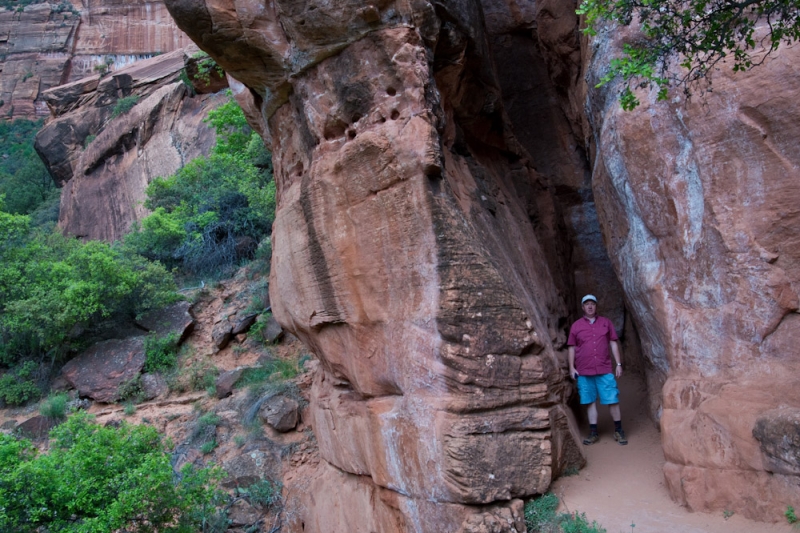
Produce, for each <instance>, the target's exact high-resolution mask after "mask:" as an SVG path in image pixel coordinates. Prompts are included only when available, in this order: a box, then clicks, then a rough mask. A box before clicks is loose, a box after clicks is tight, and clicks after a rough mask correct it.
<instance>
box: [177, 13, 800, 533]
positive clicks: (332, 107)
mask: <svg viewBox="0 0 800 533" xmlns="http://www.w3.org/2000/svg"><path fill="white" fill-rule="evenodd" d="M167 6H168V8H169V10H170V12H171V13H172V14H173V16H174V17H175V18H176V20H177V22H178V24H179V26H180V27H181V28H182V29H183V30H184V31H186V32H187V33H188V34H189V35H190V36H191V37H192V39H193V40H194V41H195V42H197V43H198V44H199V45H200V46H201V47H202V48H203V49H204V50H206V51H207V52H209V53H210V54H211V55H212V56H213V57H215V58H216V59H217V60H218V61H219V62H220V64H221V65H222V66H223V67H224V68H225V69H226V70H227V71H228V72H229V73H231V74H232V75H233V76H234V77H235V78H237V79H238V80H240V81H241V82H243V83H244V84H245V85H246V86H247V87H248V88H249V91H244V92H242V93H241V94H240V99H241V101H242V102H245V103H246V102H249V104H250V106H251V113H250V117H251V119H252V120H253V121H254V126H256V127H259V128H260V129H261V131H263V132H264V134H265V137H266V138H268V139H270V140H271V143H272V147H273V151H274V158H275V159H274V160H275V176H276V180H277V185H278V213H277V219H276V221H275V226H274V228H275V229H274V235H273V242H274V251H275V261H274V265H273V271H272V283H271V290H272V299H273V306H274V309H275V312H276V316H277V317H278V319H279V320H280V321H281V322H282V323H283V324H284V325H285V326H286V327H288V328H289V329H290V330H291V331H293V332H295V333H296V334H297V335H298V336H299V337H300V338H301V339H302V340H303V341H304V342H306V343H307V344H308V345H309V346H311V347H312V348H313V350H314V351H315V353H316V354H317V355H318V356H319V358H320V360H321V366H320V369H319V370H318V371H317V375H316V377H315V382H314V385H313V387H312V408H311V416H312V419H313V424H314V428H315V430H316V432H317V438H318V441H319V446H320V453H321V456H322V458H323V459H324V462H323V463H322V464H321V467H320V468H319V469H318V470H317V471H316V473H315V475H314V476H313V477H310V478H309V479H311V481H308V479H307V480H306V483H307V484H308V486H310V487H313V488H314V490H313V491H312V493H313V494H314V496H313V497H310V496H309V497H308V498H307V499H306V500H305V501H304V505H303V506H302V510H301V511H300V512H299V513H298V515H297V521H296V522H295V523H293V527H294V530H297V531H300V530H304V531H323V530H325V531H329V530H333V531H345V530H347V531H443V532H444V531H484V530H486V531H488V530H491V531H513V530H518V522H515V520H517V518H518V513H519V503H518V500H515V498H518V497H522V496H527V495H531V494H534V493H537V492H541V491H542V490H545V489H546V487H547V486H548V485H549V482H550V480H551V479H552V478H553V476H554V475H556V474H557V473H558V472H559V471H560V470H561V469H562V468H564V466H566V465H568V464H576V463H580V462H581V456H580V450H579V448H578V446H577V445H576V441H575V438H576V434H575V432H574V430H572V431H571V430H570V424H569V423H568V420H569V416H568V413H569V411H568V409H566V407H565V402H566V400H567V397H568V396H569V392H570V390H569V385H568V384H567V382H566V381H565V379H564V376H563V374H562V373H561V372H560V370H559V365H558V354H559V352H560V351H561V350H562V349H563V342H564V333H565V328H566V327H567V326H568V323H569V320H570V318H572V317H574V316H575V314H574V311H572V309H574V307H575V304H574V301H575V296H576V293H582V292H584V290H591V291H592V292H601V293H602V294H603V302H604V303H606V302H611V305H610V311H611V314H612V316H614V318H615V321H616V322H617V323H618V325H620V326H621V329H624V330H625V331H626V333H628V334H627V335H626V341H625V344H626V346H627V350H628V353H627V355H626V357H627V360H626V362H628V363H630V362H631V361H632V359H633V358H634V357H636V356H637V354H638V351H639V350H638V347H637V346H638V345H637V343H638V340H637V338H638V337H639V336H641V338H642V349H641V359H640V361H641V366H642V367H643V368H644V371H645V372H646V374H647V376H648V381H649V384H650V395H651V405H652V411H653V413H654V417H655V418H656V419H657V420H659V422H660V424H661V427H662V430H663V433H662V435H663V444H664V449H665V454H666V456H667V459H668V464H667V467H666V471H665V473H666V476H667V480H668V483H669V485H670V487H671V490H672V492H673V494H674V496H675V497H676V498H678V499H680V500H681V501H683V502H685V503H686V504H687V505H689V506H691V507H692V508H693V509H698V510H710V509H717V510H718V509H730V510H734V511H737V512H741V513H743V514H745V515H746V516H750V517H755V518H759V519H762V520H778V519H780V517H781V513H782V510H785V508H786V505H787V504H791V502H793V501H796V500H797V498H798V496H800V494H799V493H798V488H797V487H798V485H797V482H796V481H797V474H798V460H797V456H798V455H797V449H798V448H797V443H796V439H795V440H791V439H790V442H788V443H787V442H786V441H785V440H782V438H781V435H782V432H783V431H784V430H786V429H787V428H789V430H790V434H793V433H791V432H792V431H794V432H796V431H797V424H796V422H795V421H796V420H797V418H796V416H795V415H796V410H797V406H798V405H800V402H798V401H797V400H798V398H797V396H796V392H795V390H794V389H793V388H792V386H791V382H792V375H793V372H792V370H793V369H796V367H797V358H798V356H797V353H796V350H793V349H792V348H791V346H792V345H793V343H792V340H793V339H796V338H797V336H798V334H800V332H798V331H797V328H796V326H797V324H798V321H797V320H796V318H797V314H796V310H797V289H798V287H797V283H798V276H797V275H798V272H797V268H796V265H797V264H798V262H797V261H796V258H795V257H794V255H796V251H797V246H795V241H796V240H797V239H798V237H797V231H796V228H797V224H796V223H795V220H794V219H795V218H796V217H797V210H796V209H795V208H793V207H792V206H793V205H796V203H797V196H798V191H800V188H799V187H798V185H797V183H798V182H797V177H798V152H797V149H796V145H795V144H792V142H791V139H793V138H794V135H793V133H795V132H796V129H797V128H796V124H798V123H800V122H798V120H797V113H798V112H797V110H796V106H795V105H794V104H793V101H795V100H796V98H793V96H794V95H793V93H792V91H793V87H796V86H798V84H797V79H796V78H797V75H798V71H797V67H796V65H798V64H800V62H798V61H797V57H796V56H797V54H798V52H797V51H796V50H785V51H783V52H782V53H781V55H780V56H779V58H778V59H777V60H775V61H773V62H771V63H769V65H767V67H766V68H762V69H761V70H758V71H755V72H753V73H752V74H749V75H747V76H737V77H736V78H735V79H734V78H731V77H730V76H729V75H728V74H727V73H726V72H724V71H723V72H722V73H721V74H720V76H719V78H720V79H719V80H718V85H717V89H716V90H715V93H714V94H713V95H710V96H708V97H707V98H706V99H704V100H703V101H702V102H701V101H695V102H692V103H689V104H686V103H685V102H682V101H672V102H669V103H663V104H653V103H648V104H646V105H645V106H643V107H642V108H641V109H640V110H638V111H637V112H635V113H631V114H624V113H622V112H621V111H620V110H619V109H618V108H617V106H616V103H615V102H614V100H613V93H612V92H609V91H610V89H606V90H595V89H593V88H592V87H593V86H594V83H593V80H596V79H597V78H598V76H599V75H600V74H601V73H602V72H603V69H604V68H606V67H605V66H606V65H607V64H608V60H609V59H610V58H611V57H613V55H614V54H615V53H618V52H617V51H618V49H619V47H618V42H619V39H622V38H625V37H626V35H625V34H624V33H620V32H617V33H613V32H611V33H605V34H602V35H600V36H599V37H598V38H596V39H594V40H592V41H581V39H580V37H579V34H578V33H577V24H578V20H577V17H576V16H575V15H574V14H573V13H574V7H575V6H574V4H571V3H569V2H568V3H564V4H562V3H558V2H547V1H545V2H541V3H537V4H536V5H529V4H525V5H523V3H519V2H515V1H508V2H502V1H499V0H498V1H493V0H484V1H483V2H476V1H466V2H464V1H462V2H450V1H437V2H427V1H425V0H397V1H391V0H383V1H380V2H374V3H371V4H364V3H361V2H337V3H336V4H335V5H334V4H333V3H330V2H325V1H323V0H318V1H307V2H294V1H291V0H283V1H279V2H275V3H271V4H269V5H268V6H267V7H266V9H261V10H254V9H251V6H249V5H246V4H241V3H233V2H226V1H215V2H207V3H204V2H201V1H199V0H194V1H192V0H169V1H168V3H167ZM585 80H588V81H589V83H588V84H587V83H586V81H585ZM595 206H596V208H595ZM597 230H600V231H601V232H602V237H601V236H600V235H599V234H598V231H597ZM601 240H602V246H601V245H600V242H601ZM606 250H607V253H606ZM609 257H610V260H609V259H608V258H609ZM612 271H613V273H614V275H612V274H611V273H612ZM615 279H619V280H621V285H619V284H617V282H616V281H615ZM623 301H624V302H625V305H624V306H623V303H622V302H623ZM625 308H627V309H630V310H631V311H632V315H633V320H632V321H630V320H625V318H626V317H625V312H624V309H625ZM623 321H624V324H623ZM634 326H635V331H634ZM289 489H290V490H291V487H289ZM300 497H302V496H300ZM353 508H358V509H360V510H362V511H361V512H359V513H350V512H347V511H348V510H349V509H353Z"/></svg>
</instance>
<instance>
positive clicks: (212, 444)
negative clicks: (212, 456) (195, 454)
mask: <svg viewBox="0 0 800 533" xmlns="http://www.w3.org/2000/svg"><path fill="white" fill-rule="evenodd" d="M216 447H217V441H215V440H210V441H208V442H204V443H203V444H201V445H200V453H202V454H203V455H207V454H209V453H211V452H213V451H214V449H215V448H216Z"/></svg>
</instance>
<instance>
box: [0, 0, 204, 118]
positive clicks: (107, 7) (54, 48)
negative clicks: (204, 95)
mask: <svg viewBox="0 0 800 533" xmlns="http://www.w3.org/2000/svg"><path fill="white" fill-rule="evenodd" d="M189 44H191V43H190V41H189V39H188V38H187V37H186V35H185V34H184V33H183V32H181V31H180V30H178V29H177V28H176V26H175V23H174V22H173V20H172V18H171V17H170V16H169V14H168V13H167V11H166V9H165V8H164V4H163V3H162V2H149V1H133V2H130V1H125V2H121V1H114V0H111V1H107V2H106V1H104V2H70V1H68V0H65V1H63V2H60V3H55V2H53V3H50V2H41V3H34V4H30V5H27V6H24V8H22V9H19V8H15V9H7V8H0V58H2V59H1V60H0V101H2V104H0V117H3V118H17V117H23V118H29V119H33V118H42V117H47V116H48V114H49V111H48V109H47V106H46V105H45V102H44V99H43V98H42V95H43V93H44V92H45V91H46V90H48V89H50V88H52V87H55V86H57V85H61V84H64V83H67V82H70V81H75V80H78V79H81V78H84V77H86V76H89V75H92V74H94V73H95V72H96V70H95V68H96V67H99V68H103V67H106V66H107V67H108V68H109V69H110V70H111V71H115V70H119V69H121V68H124V67H126V66H129V65H130V64H132V63H134V62H135V61H139V60H142V59H146V58H149V57H152V56H155V55H158V54H162V53H167V52H172V51H175V50H178V49H180V48H183V47H185V46H188V45H189Z"/></svg>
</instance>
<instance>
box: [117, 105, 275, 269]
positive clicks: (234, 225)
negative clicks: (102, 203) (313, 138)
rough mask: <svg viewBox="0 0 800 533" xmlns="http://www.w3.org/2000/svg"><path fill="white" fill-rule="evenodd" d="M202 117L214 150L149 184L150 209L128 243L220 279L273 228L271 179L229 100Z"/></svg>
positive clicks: (255, 139)
mask: <svg viewBox="0 0 800 533" xmlns="http://www.w3.org/2000/svg"><path fill="white" fill-rule="evenodd" d="M208 121H209V122H210V123H211V124H212V126H214V128H215V129H216V131H217V144H216V146H215V147H214V149H213V150H212V153H211V154H210V155H209V156H208V157H201V158H198V159H195V160H194V161H192V162H191V163H189V164H188V165H186V166H185V167H183V168H182V169H181V170H179V171H178V172H177V173H176V174H175V175H173V176H171V177H168V178H160V179H157V180H155V181H153V183H151V184H150V186H149V187H148V188H147V195H148V199H147V201H146V202H145V206H146V207H147V208H148V209H151V210H152V211H153V213H152V214H151V215H150V216H148V217H147V218H145V219H144V220H143V221H142V224H141V226H138V227H134V230H133V232H132V233H130V234H129V235H128V236H127V237H126V244H127V245H128V246H131V247H132V248H133V249H134V250H136V251H137V252H139V253H141V254H142V255H144V256H145V257H148V258H150V259H153V260H158V261H160V262H162V263H163V264H164V265H166V266H168V267H169V268H180V269H181V270H182V271H183V272H185V273H188V274H191V275H216V276H221V275H224V274H227V273H229V272H230V270H231V269H232V268H233V267H234V266H235V265H236V264H237V262H238V261H239V260H240V259H243V258H249V257H251V256H252V255H253V254H254V253H255V249H256V245H257V243H258V242H259V241H260V240H261V239H262V238H263V237H264V236H265V235H266V234H268V233H269V231H270V230H271V229H272V220H273V219H274V216H275V214H274V213H275V184H274V182H273V181H272V163H271V158H270V156H269V153H268V152H267V151H266V149H265V148H264V144H263V141H262V140H261V138H260V137H259V136H258V135H257V134H256V133H254V132H252V131H251V130H250V128H249V127H248V126H247V122H246V121H245V119H244V113H242V110H241V109H240V108H239V106H238V105H237V104H236V102H235V101H234V100H233V99H232V98H230V99H229V101H228V102H227V103H226V104H224V105H222V106H221V107H220V108H218V109H216V110H214V111H211V112H210V113H209V118H208ZM248 243H249V245H248Z"/></svg>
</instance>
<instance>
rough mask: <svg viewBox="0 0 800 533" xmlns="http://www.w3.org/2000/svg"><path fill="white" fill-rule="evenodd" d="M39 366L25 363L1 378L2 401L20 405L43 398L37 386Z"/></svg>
mask: <svg viewBox="0 0 800 533" xmlns="http://www.w3.org/2000/svg"><path fill="white" fill-rule="evenodd" d="M36 370H37V365H36V363H34V362H33V361H24V362H22V363H20V364H18V365H16V366H15V367H14V368H12V369H11V370H10V371H8V372H6V373H5V374H3V376H2V377H0V400H2V401H3V402H5V403H7V404H9V405H18V404H22V403H25V402H27V401H29V400H35V399H37V398H39V397H40V396H41V394H42V393H41V391H40V390H39V387H37V386H36Z"/></svg>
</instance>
